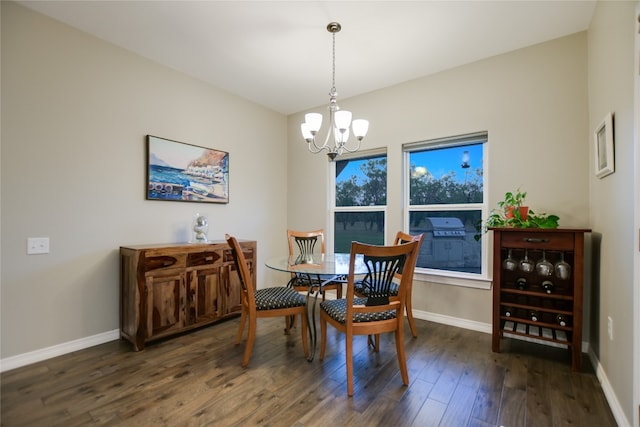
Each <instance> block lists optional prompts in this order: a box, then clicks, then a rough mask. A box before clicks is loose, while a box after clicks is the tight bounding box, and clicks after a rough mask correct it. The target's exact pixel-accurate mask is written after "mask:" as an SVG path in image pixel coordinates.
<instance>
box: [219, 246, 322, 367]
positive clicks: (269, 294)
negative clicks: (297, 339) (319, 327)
mask: <svg viewBox="0 0 640 427" xmlns="http://www.w3.org/2000/svg"><path fill="white" fill-rule="evenodd" d="M225 239H226V240H227V243H228V244H229V246H230V247H231V251H232V253H233V258H234V261H235V264H236V269H237V270H238V275H239V277H240V284H241V285H242V313H241V315H240V327H239V328H238V336H237V338H236V345H238V344H240V341H242V335H243V333H244V325H245V323H248V324H249V332H248V334H247V343H246V345H245V349H244V357H243V358H242V367H244V368H246V367H247V365H248V364H249V359H250V358H251V351H252V350H253V343H254V341H255V338H256V327H257V319H258V318H261V317H284V318H289V317H290V316H297V315H300V317H301V319H302V320H301V322H302V328H301V329H300V331H301V334H302V347H303V350H304V356H305V357H308V355H309V346H308V344H307V311H306V301H307V300H306V298H305V297H304V296H302V295H300V293H298V292H297V291H295V290H294V289H291V288H289V287H286V286H276V287H271V288H262V289H257V290H256V289H254V287H253V281H252V280H251V273H250V271H249V265H248V264H247V261H246V259H245V257H244V254H243V253H242V248H241V247H240V245H239V244H238V241H237V240H236V238H235V237H233V236H230V235H228V234H226V235H225ZM286 333H287V334H288V333H289V330H288V329H287V330H286Z"/></svg>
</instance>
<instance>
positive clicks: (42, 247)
mask: <svg viewBox="0 0 640 427" xmlns="http://www.w3.org/2000/svg"><path fill="white" fill-rule="evenodd" d="M48 253H49V238H48V237H29V238H27V255H35V254H48Z"/></svg>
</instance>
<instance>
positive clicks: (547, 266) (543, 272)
mask: <svg viewBox="0 0 640 427" xmlns="http://www.w3.org/2000/svg"><path fill="white" fill-rule="evenodd" d="M536 271H537V272H538V275H539V276H542V277H549V276H551V275H552V274H553V264H551V263H550V262H549V261H547V256H546V253H545V251H542V259H541V260H540V261H538V263H537V264H536Z"/></svg>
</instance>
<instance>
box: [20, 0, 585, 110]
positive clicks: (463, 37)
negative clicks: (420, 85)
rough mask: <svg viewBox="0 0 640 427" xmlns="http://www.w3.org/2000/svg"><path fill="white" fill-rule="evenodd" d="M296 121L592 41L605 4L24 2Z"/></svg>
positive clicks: (510, 0) (538, 1)
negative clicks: (544, 47) (396, 87)
mask: <svg viewBox="0 0 640 427" xmlns="http://www.w3.org/2000/svg"><path fill="white" fill-rule="evenodd" d="M19 3H21V4H23V5H25V6H27V7H29V8H32V9H34V10H36V11H38V12H41V13H43V14H46V15H49V16H51V17H52V18H55V19H57V20H60V21H62V22H65V23H67V24H69V25H71V26H73V27H76V28H78V29H80V30H83V31H86V32H87V33H90V34H93V35H95V36H96V37H99V38H101V39H104V40H107V41H109V42H111V43H114V44H116V45H118V46H121V47H123V48H125V49H128V50H130V51H133V52H135V53H138V54H140V55H142V56H144V57H147V58H149V59H152V60H154V61H157V62H159V63H161V64H164V65H167V66H169V67H171V68H174V69H176V70H179V71H182V72H184V73H186V74H188V75H191V76H194V77H196V78H199V79H201V80H203V81H206V82H209V83H211V84H213V85H215V86H217V87H219V88H223V89H225V90H228V91H229V92H231V93H234V94H236V95H239V96H241V97H244V98H247V99H250V100H252V101H254V102H256V103H258V104H261V105H264V106H267V107H269V108H272V109H274V110H276V111H278V112H281V113H284V114H290V113H294V112H298V111H302V110H305V109H309V108H312V107H315V106H318V105H323V104H326V103H327V102H328V100H329V97H328V92H329V89H330V87H331V43H332V41H331V34H330V33H329V32H328V31H327V30H326V26H327V24H328V23H329V22H331V21H338V22H339V23H340V24H341V25H342V31H341V32H339V33H337V35H336V87H337V89H338V93H339V96H340V97H339V99H344V98H347V97H350V96H354V95H359V94H362V93H366V92H370V91H373V90H376V89H380V88H383V87H386V86H390V85H393V84H397V83H401V82H404V81H407V80H411V79H415V78H417V77H421V76H425V75H428V74H433V73H437V72H439V71H442V70H446V69H450V68H453V67H456V66H459V65H463V64H466V63H470V62H474V61H477V60H479V59H483V58H487V57H490V56H494V55H498V54H501V53H504V52H508V51H511V50H514V49H519V48H522V47H525V46H530V45H533V44H536V43H540V42H543V41H547V40H551V39H554V38H558V37H562V36H565V35H568V34H572V33H575V32H578V31H583V30H586V29H587V28H588V26H589V22H590V20H591V16H592V14H593V10H594V7H595V2H594V1H581V0H570V1H569V0H568V1H560V0H554V1H541V0H533V1H524V0H523V1H516V0H503V1H477V0H476V1H453V0H448V1H237V0H236V1H93V0H90V1H19Z"/></svg>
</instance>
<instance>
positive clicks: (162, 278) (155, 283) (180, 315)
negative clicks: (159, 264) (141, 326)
mask: <svg viewBox="0 0 640 427" xmlns="http://www.w3.org/2000/svg"><path fill="white" fill-rule="evenodd" d="M145 291H146V303H147V304H146V316H147V322H146V324H147V325H146V326H147V334H146V335H147V338H152V337H154V336H157V335H164V334H168V333H173V332H176V331H179V330H180V329H181V328H182V327H183V326H184V324H185V322H184V303H185V286H184V274H183V273H175V274H166V273H165V274H150V275H148V276H147V277H146V283H145Z"/></svg>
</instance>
